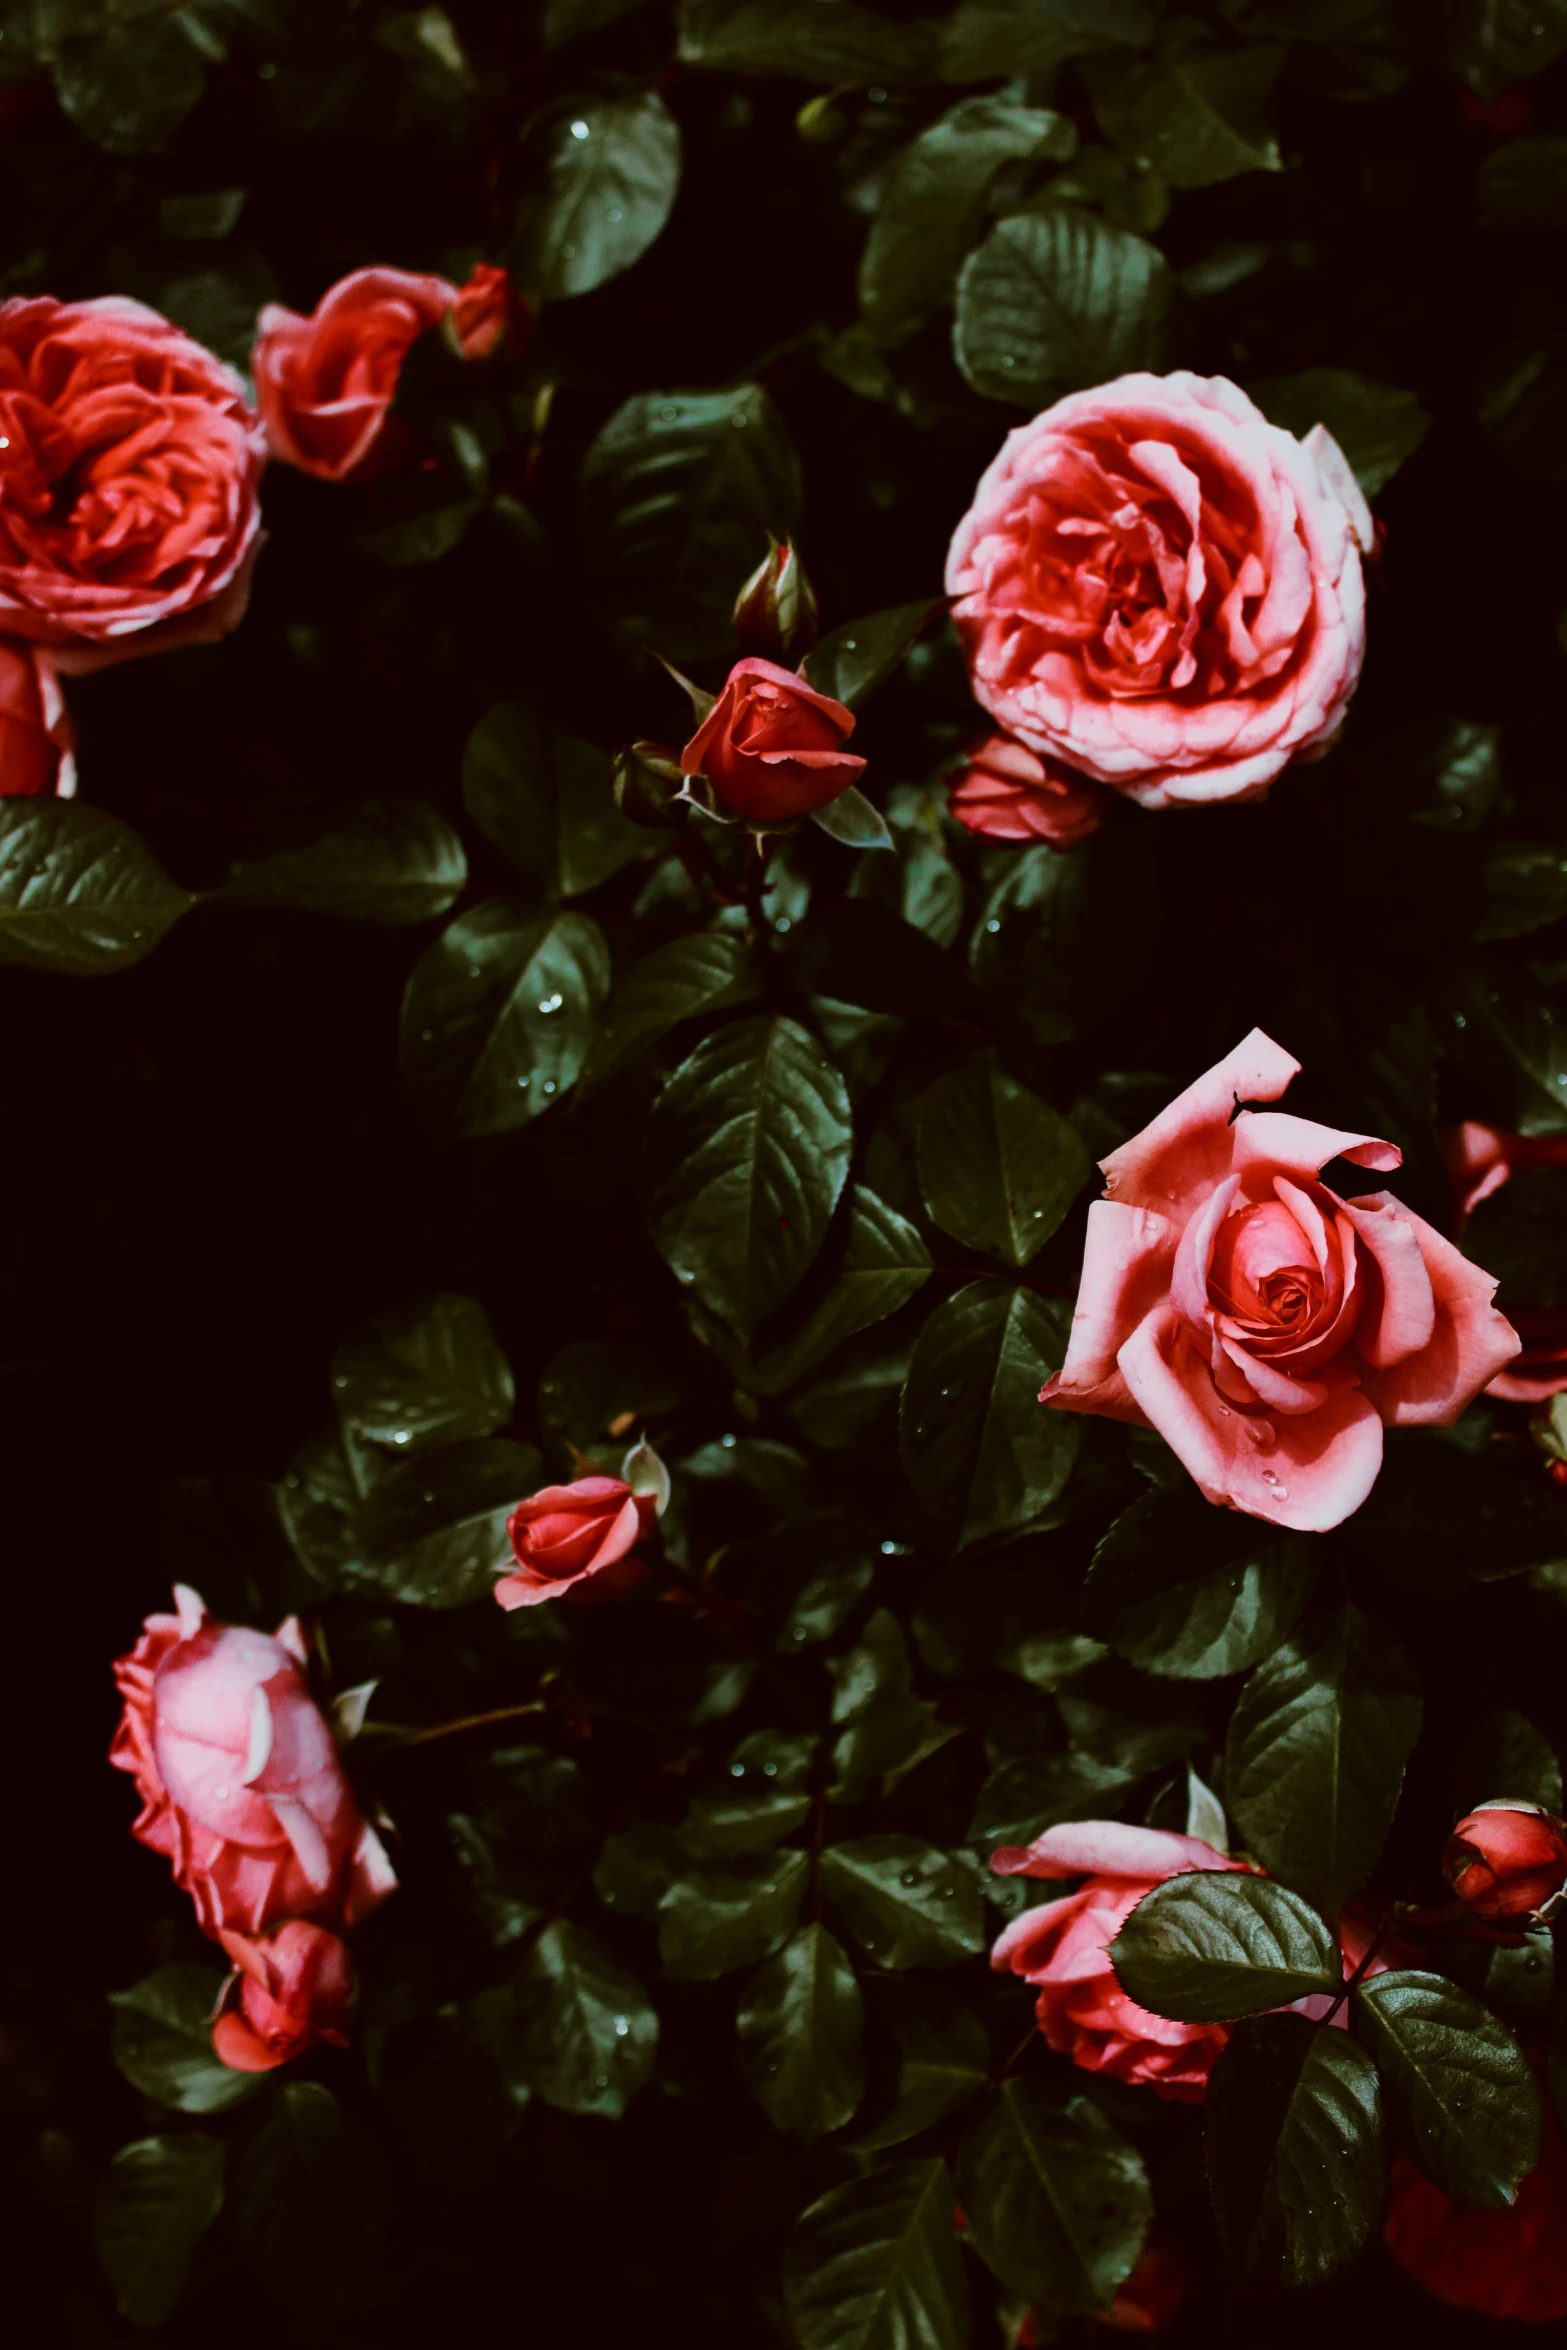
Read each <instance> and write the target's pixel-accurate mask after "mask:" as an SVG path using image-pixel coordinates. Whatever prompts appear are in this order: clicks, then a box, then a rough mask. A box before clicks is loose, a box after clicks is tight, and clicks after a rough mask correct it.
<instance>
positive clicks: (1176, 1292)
mask: <svg viewBox="0 0 1567 2350" xmlns="http://www.w3.org/2000/svg"><path fill="white" fill-rule="evenodd" d="M1298 1069H1299V1063H1298V1062H1296V1061H1294V1060H1292V1059H1291V1058H1290V1056H1289V1055H1288V1054H1287V1053H1285V1052H1283V1051H1281V1050H1280V1048H1279V1047H1278V1046H1277V1045H1276V1044H1274V1043H1273V1041H1272V1039H1271V1038H1269V1037H1266V1036H1264V1035H1263V1034H1262V1033H1261V1031H1260V1030H1255V1031H1253V1033H1252V1035H1251V1036H1249V1037H1247V1038H1246V1039H1245V1041H1244V1042H1243V1043H1241V1044H1240V1045H1238V1046H1237V1047H1236V1049H1235V1050H1234V1052H1232V1053H1230V1054H1229V1055H1227V1056H1226V1058H1225V1059H1224V1060H1222V1061H1220V1062H1217V1063H1216V1064H1215V1066H1214V1067H1213V1068H1212V1069H1210V1070H1209V1071H1208V1072H1207V1074H1206V1076H1203V1077H1200V1078H1199V1079H1198V1080H1197V1082H1196V1083H1195V1084H1194V1085H1191V1086H1188V1087H1187V1089H1186V1091H1185V1092H1184V1093H1183V1094H1180V1095H1178V1096H1177V1098H1176V1099H1175V1100H1174V1101H1173V1102H1171V1103H1170V1105H1169V1107H1168V1108H1167V1109H1165V1110H1162V1111H1161V1112H1160V1114H1159V1115H1158V1117H1157V1118H1155V1119H1154V1121H1153V1123H1152V1124H1151V1125H1149V1126H1147V1127H1145V1128H1144V1130H1143V1132H1142V1133H1141V1134H1139V1135H1136V1136H1135V1137H1134V1138H1133V1139H1132V1140H1131V1141H1130V1142H1127V1143H1124V1144H1122V1145H1121V1147H1120V1148H1119V1149H1117V1150H1115V1151H1112V1152H1111V1154H1110V1156H1109V1157H1108V1158H1106V1159H1104V1160H1103V1161H1102V1162H1101V1164H1102V1166H1103V1169H1104V1175H1105V1191H1106V1196H1105V1198H1104V1199H1102V1200H1098V1201H1096V1202H1095V1204H1094V1205H1093V1207H1092V1208H1090V1210H1089V1218H1088V1241H1087V1247H1086V1250H1085V1254H1084V1259H1083V1273H1082V1283H1081V1287H1080V1289H1079V1292H1078V1300H1077V1306H1076V1310H1075V1312H1074V1314H1073V1318H1072V1335H1071V1341H1070V1344H1069V1346H1068V1348H1067V1355H1066V1360H1065V1362H1064V1363H1063V1364H1062V1366H1061V1369H1060V1370H1059V1371H1058V1372H1057V1374H1056V1375H1055V1377H1054V1378H1053V1379H1052V1380H1051V1381H1050V1382H1049V1384H1048V1385H1047V1386H1046V1388H1045V1389H1044V1392H1043V1395H1042V1397H1041V1401H1042V1402H1044V1403H1046V1404H1047V1405H1050V1406H1052V1407H1054V1408H1055V1409H1057V1410H1060V1411H1074V1412H1093V1413H1099V1414H1103V1415H1104V1416H1106V1417H1108V1418H1111V1419H1119V1420H1130V1421H1131V1422H1133V1424H1134V1425H1141V1426H1145V1427H1151V1428H1156V1429H1157V1430H1158V1432H1159V1434H1160V1435H1161V1436H1162V1437H1163V1438H1164V1440H1165V1442H1166V1443H1167V1444H1168V1445H1169V1446H1170V1447H1171V1449H1172V1451H1174V1452H1175V1453H1176V1454H1177V1455H1178V1457H1179V1458H1180V1460H1181V1461H1182V1462H1183V1463H1184V1465H1185V1466H1186V1468H1187V1469H1188V1470H1189V1472H1190V1473H1191V1475H1192V1476H1193V1477H1194V1478H1195V1479H1196V1481H1197V1483H1198V1485H1199V1486H1200V1487H1201V1488H1202V1491H1203V1492H1204V1493H1205V1494H1206V1495H1207V1496H1208V1498H1209V1500H1210V1501H1216V1502H1223V1503H1225V1504H1226V1505H1227V1506H1228V1507H1229V1508H1231V1509H1239V1510H1245V1511H1247V1512H1249V1513H1250V1514H1251V1515H1252V1516H1254V1517H1265V1518H1272V1519H1273V1520H1275V1521H1276V1522H1277V1523H1278V1524H1279V1525H1283V1526H1294V1527H1301V1528H1311V1529H1316V1530H1321V1529H1323V1528H1326V1527H1330V1526H1336V1525H1338V1524H1340V1523H1341V1521H1342V1520H1343V1519H1345V1518H1347V1517H1348V1516H1349V1515H1350V1514H1351V1512H1352V1511H1354V1510H1357V1509H1358V1508H1359V1507H1360V1505H1361V1503H1362V1502H1363V1501H1364V1500H1365V1498H1366V1496H1367V1494H1368V1493H1369V1492H1370V1490H1371V1487H1372V1485H1373V1484H1374V1482H1375V1480H1376V1475H1377V1471H1378V1469H1379V1468H1380V1466H1381V1462H1382V1430H1383V1427H1384V1425H1385V1426H1388V1427H1421V1426H1438V1427H1441V1426H1445V1425H1448V1424H1450V1423H1451V1422H1452V1421H1454V1420H1456V1419H1457V1418H1458V1416H1459V1414H1460V1412H1462V1411H1463V1409H1464V1408H1465V1406H1466V1405H1467V1404H1468V1403H1470V1402H1471V1401H1472V1399H1473V1398H1474V1397H1475V1396H1476V1395H1477V1394H1478V1393H1479V1391H1480V1389H1481V1388H1483V1387H1484V1386H1486V1385H1487V1383H1488V1382H1489V1381H1490V1380H1491V1379H1493V1378H1494V1377H1495V1376H1496V1373H1497V1372H1498V1371H1499V1370H1500V1369H1501V1368H1502V1365H1503V1364H1504V1363H1506V1362H1508V1361H1510V1360H1511V1358H1512V1357H1513V1356H1514V1355H1515V1354H1516V1353H1517V1351H1518V1340H1517V1336H1516V1333H1515V1332H1514V1331H1513V1329H1512V1327H1511V1325H1510V1324H1509V1323H1508V1322H1506V1321H1505V1320H1504V1319H1503V1317H1502V1316H1501V1315H1500V1314H1499V1313H1498V1312H1497V1311H1496V1310H1495V1308H1494V1307H1493V1306H1492V1304H1491V1297H1492V1294H1493V1292H1494V1290H1495V1287H1496V1284H1495V1282H1494V1281H1492V1280H1491V1279H1490V1277H1489V1276H1488V1275H1487V1274H1485V1273H1483V1272H1481V1271H1480V1269H1479V1268H1478V1267H1477V1266H1475V1265H1472V1264H1470V1263H1469V1262H1468V1260H1467V1259H1466V1258H1465V1257H1463V1256H1461V1255H1460V1254H1459V1252H1458V1250H1457V1249H1456V1248H1454V1247H1453V1245H1452V1243H1451V1242H1450V1241H1447V1240H1444V1239H1443V1238H1442V1236H1441V1234H1440V1233H1438V1232H1436V1231H1434V1230H1433V1229H1432V1227H1431V1226H1430V1225H1429V1224H1427V1223H1426V1222H1425V1221H1424V1220H1423V1218H1421V1217H1419V1216H1416V1215H1414V1214H1412V1213H1411V1212H1410V1210H1408V1209H1407V1208H1405V1207H1403V1206H1401V1205H1400V1203H1399V1202H1398V1201H1397V1200H1396V1199H1395V1198H1394V1197H1393V1196H1392V1194H1391V1193H1389V1192H1385V1191H1382V1192H1368V1193H1364V1194H1362V1195H1360V1196H1358V1197H1357V1198H1354V1199H1341V1198H1339V1197H1338V1196H1337V1194H1336V1193H1334V1192H1331V1191H1329V1190H1328V1189H1327V1188H1326V1186H1325V1185H1324V1184H1323V1183H1322V1182H1321V1181H1320V1180H1319V1177H1320V1171H1321V1169H1322V1168H1323V1166H1324V1165H1325V1164H1326V1163H1327V1161H1328V1160H1330V1159H1334V1158H1342V1159H1347V1160H1348V1161H1349V1162H1350V1164H1351V1165H1353V1166H1357V1167H1374V1168H1377V1169H1381V1170H1389V1169H1392V1168H1395V1167H1397V1166H1398V1164H1399V1163H1400V1157H1401V1154H1400V1153H1399V1151H1397V1150H1396V1149H1395V1148H1394V1147H1393V1145H1392V1144H1391V1143H1386V1142H1379V1141H1377V1140H1376V1138H1375V1137H1374V1136H1371V1135H1365V1134H1345V1133H1339V1132H1336V1131H1335V1130H1333V1129H1332V1128H1330V1127H1325V1126H1318V1125H1316V1124H1315V1123H1313V1122H1312V1121H1311V1120H1310V1119H1306V1118H1293V1117H1290V1116H1287V1115H1285V1114H1283V1113H1280V1112H1277V1111H1271V1110H1254V1109H1248V1108H1246V1107H1245V1106H1244V1105H1245V1104H1247V1103H1249V1102H1259V1101H1260V1102H1270V1101H1276V1100H1277V1099H1278V1097H1279V1095H1280V1094H1282V1093H1283V1091H1284V1089H1285V1087H1286V1086H1287V1085H1288V1084H1289V1081H1290V1079H1291V1078H1292V1077H1293V1076H1295V1075H1296V1073H1297V1071H1298Z"/></svg>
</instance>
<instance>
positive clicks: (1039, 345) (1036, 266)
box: [953, 205, 1171, 408]
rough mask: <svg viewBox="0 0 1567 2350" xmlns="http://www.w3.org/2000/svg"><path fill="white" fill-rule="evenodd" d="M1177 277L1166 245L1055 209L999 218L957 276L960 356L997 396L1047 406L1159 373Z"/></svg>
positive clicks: (975, 382)
mask: <svg viewBox="0 0 1567 2350" xmlns="http://www.w3.org/2000/svg"><path fill="white" fill-rule="evenodd" d="M1170 292H1171V278H1170V272H1169V269H1168V266H1167V264H1166V262H1165V260H1164V257H1163V255H1162V254H1161V253H1160V252H1159V251H1158V249H1157V247H1156V246H1153V245H1150V244H1147V243H1146V242H1145V241H1144V239H1143V238H1141V237H1138V236H1133V235H1132V234H1131V232H1130V231H1129V230H1127V229H1120V228H1113V227H1112V226H1111V225H1110V223H1109V222H1108V221H1105V220H1101V219H1099V218H1098V217H1097V216H1096V215H1095V214H1093V213H1091V212H1079V211H1078V210H1076V209H1075V208H1074V207H1071V206H1067V205H1049V206H1046V207H1045V208H1044V209H1043V210H1040V211H1036V212H1019V213H1013V214H1011V215H1010V216H1009V217H1008V218H1007V219H1005V220H998V221H997V222H996V224H995V226H994V228H993V229H992V230H991V232H990V234H989V236H988V237H987V238H986V239H985V242H984V243H983V244H982V245H981V246H979V247H978V249H977V250H976V251H975V252H973V253H971V254H970V255H969V257H968V259H967V261H965V263H964V264H963V269H962V272H961V274H960V276H959V278H958V301H957V325H956V329H955V333H954V338H953V349H954V351H955V353H956V356H957V362H958V365H959V367H961V369H962V370H963V373H964V375H965V376H966V377H967V378H968V381H969V382H970V383H971V384H972V386H973V387H974V390H975V391H976V392H982V393H983V394H984V395H985V397H986V398H987V399H991V400H1011V401H1015V402H1016V403H1017V404H1018V405H1019V406H1022V407H1025V408H1043V407H1046V406H1048V405H1049V403H1050V402H1051V401H1053V400H1059V399H1060V398H1061V397H1062V396H1063V395H1064V394H1065V393H1067V392H1075V391H1078V390H1081V389H1082V388H1083V387H1084V386H1085V385H1088V384H1096V383H1103V382H1105V381H1107V380H1108V379H1109V378H1110V377H1112V376H1117V375H1124V374H1127V373H1129V372H1130V371H1132V370H1133V369H1135V368H1140V367H1154V368H1156V367H1158V365H1159V364H1160V360H1161V357H1162V354H1163V349H1164V336H1165V323H1166V318H1167V314H1168V311H1169V306H1170Z"/></svg>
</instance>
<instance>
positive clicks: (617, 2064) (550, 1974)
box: [509, 1918, 658, 2121]
mask: <svg viewBox="0 0 1567 2350" xmlns="http://www.w3.org/2000/svg"><path fill="white" fill-rule="evenodd" d="M509 2049H510V2053H511V2060H512V2063H513V2064H514V2065H515V2067H516V2069H517V2071H518V2072H519V2073H520V2075H521V2077H522V2079H523V2080H525V2081H526V2082H527V2084H528V2086H529V2087H530V2088H531V2089H533V2090H534V2091H535V2092H536V2093H537V2094H538V2095H539V2096H540V2097H542V2098H543V2100H544V2102H545V2104H546V2105H558V2106H559V2107H560V2108H561V2109H562V2111H563V2112H566V2113H595V2114H602V2115H605V2116H606V2117H607V2118H608V2119H610V2120H612V2121H614V2120H618V2119H619V2117H620V2115H621V2114H623V2113H624V2112H625V2110H626V2107H627V2105H628V2104H629V2103H630V2101H631V2099H632V2098H633V2097H634V2096H635V2095H636V2093H637V2091H638V2090H639V2089H640V2088H641V2087H642V2086H643V2084H644V2083H645V2082H646V2081H647V2079H648V2077H649V2075H650V2074H651V2073H652V2070H653V2063H654V2059H655V2057H656V2055H657V2053H658V2017H657V2015H656V2014H655V2012H654V2009H653V2005H652V2002H651V2001H650V2000H649V1998H648V1996H647V1993H646V1992H645V1991H644V1990H643V1988H642V1986H641V1984H640V1983H639V1982H638V1981H637V1979H636V1977H635V1975H633V1974H631V1973H630V1972H629V1971H628V1970H627V1968H626V1967H624V1966H623V1965H622V1964H621V1962H620V1960H619V1959H618V1958H617V1957H615V1956H614V1954H613V1953H612V1952H611V1951H609V1950H608V1949H606V1948H605V1946H604V1944H603V1943H602V1942H601V1941H600V1940H599V1939H598V1937H597V1935H595V1934H590V1933H589V1932H588V1931H587V1929H586V1928H585V1927H583V1926H577V1925H572V1924H570V1923H569V1922H568V1921H567V1920H565V1919H563V1918H557V1919H555V1920H554V1921H553V1922H552V1923H551V1924H549V1925H547V1926H546V1927H545V1929H544V1931H543V1933H542V1934H541V1935H540V1936H539V1938H538V1940H537V1941H536V1942H535V1943H534V1945H533V1948H532V1950H531V1951H530V1952H529V1953H528V1962H527V1965H526V1966H525V1967H524V1969H523V1971H522V1973H521V1974H520V1975H519V1976H518V1978H517V1982H516V1987H515V1989H514V1991H513V1993H512V2024H511V2033H510V2039H509Z"/></svg>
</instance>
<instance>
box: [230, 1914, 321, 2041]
mask: <svg viewBox="0 0 1567 2350" xmlns="http://www.w3.org/2000/svg"><path fill="white" fill-rule="evenodd" d="M219 1939H220V1941H221V1942H222V1944H223V1947H224V1949H225V1950H226V1951H227V1952H228V1954H229V1957H230V1959H231V1960H232V1961H233V1964H234V1970H235V1971H234V1975H233V1978H232V1980H231V1982H230V1985H229V1987H228V1990H227V1992H226V1994H225V2002H224V2006H223V2010H222V2013H221V2014H220V2015H219V2016H218V2019H217V2021H216V2023H215V2024H214V2025H213V2027H212V2045H213V2047H214V2048H215V2049H216V2050H217V2053H218V2055H219V2056H220V2057H221V2058H222V2060H223V2062H224V2063H225V2064H226V2065H228V2066H229V2067H230V2068H231V2069H232V2070H233V2071H235V2072H240V2073H265V2072H270V2071H271V2070H272V2069H273V2067H274V2066H276V2065H280V2064H287V2063H288V2062H289V2060H290V2058H292V2057H295V2056H303V2055H304V2053H305V2051H306V2050H307V2049H309V2048H311V2047H313V2046H314V2045H315V2043H316V2042H317V2041H318V2040H326V2041H329V2042H330V2043H331V2044H332V2046H333V2047H335V2048H345V2047H346V2046H347V2045H348V2036H347V2034H346V2033H345V2032H344V2030H343V2028H342V2027H343V2023H344V2020H345V2018H346V2016H347V2013H348V2005H349V2001H350V1999H351V1998H352V1996H353V1989H354V1973H353V1968H352V1966H351V1965H350V1963H349V1957H348V1950H347V1947H346V1945H345V1944H344V1943H343V1942H342V1941H341V1940H340V1938H339V1937H338V1936H337V1935H336V1934H334V1933H332V1932H331V1931H330V1930H329V1929H328V1928H327V1927H325V1926H317V1925H313V1924H311V1923H310V1922H309V1920H308V1919H305V1918H290V1919H289V1921H288V1924H287V1925H286V1926H279V1928H278V1929H277V1932H276V1933H275V1934H267V1935H261V1936H250V1935H245V1934H223V1935H220V1936H219Z"/></svg>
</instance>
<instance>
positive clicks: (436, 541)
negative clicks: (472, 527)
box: [354, 466, 481, 570]
mask: <svg viewBox="0 0 1567 2350" xmlns="http://www.w3.org/2000/svg"><path fill="white" fill-rule="evenodd" d="M359 500H360V502H359V505H358V508H357V512H358V517H359V527H358V529H357V531H356V532H355V535H354V544H355V545H356V546H357V547H358V548H359V550H360V552H361V553H362V554H365V555H369V556H372V557H373V558H374V560H375V561H376V562H377V563H387V564H390V565H391V566H392V567H393V568H394V569H396V570H404V569H407V568H409V567H411V566H414V565H417V564H421V563H439V562H440V561H441V559H442V558H443V556H446V555H450V554H451V553H452V551H453V549H454V548H456V547H459V546H460V545H461V544H462V542H463V540H464V538H466V536H467V534H468V525H469V524H470V523H471V522H472V520H473V518H474V516H475V515H476V514H477V513H478V511H479V507H480V503H481V501H480V499H479V498H478V497H476V496H475V495H473V494H472V492H471V491H470V489H469V488H468V487H467V485H466V484H465V483H464V482H463V480H462V479H461V477H460V476H458V475H457V474H455V473H453V472H451V471H450V470H449V469H448V468H446V467H445V466H440V467H437V468H435V469H433V470H432V471H430V472H428V473H426V472H425V471H424V470H423V469H422V468H421V469H420V471H418V472H416V473H394V474H392V475H390V476H389V477H388V478H387V479H386V480H385V481H378V482H376V483H375V484H374V485H373V487H372V488H370V489H368V490H365V491H362V492H360V493H359Z"/></svg>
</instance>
